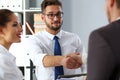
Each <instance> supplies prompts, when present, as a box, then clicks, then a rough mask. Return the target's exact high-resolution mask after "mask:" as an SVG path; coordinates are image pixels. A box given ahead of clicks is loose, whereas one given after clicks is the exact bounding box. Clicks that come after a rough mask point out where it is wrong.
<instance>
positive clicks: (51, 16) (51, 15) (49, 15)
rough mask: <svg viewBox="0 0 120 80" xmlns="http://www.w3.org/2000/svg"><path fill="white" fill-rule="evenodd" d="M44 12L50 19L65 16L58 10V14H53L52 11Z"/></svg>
mask: <svg viewBox="0 0 120 80" xmlns="http://www.w3.org/2000/svg"><path fill="white" fill-rule="evenodd" d="M43 14H44V15H46V16H47V17H48V18H49V19H53V18H54V17H55V16H56V17H57V18H62V17H63V12H58V13H57V14H52V13H50V14H45V13H43Z"/></svg>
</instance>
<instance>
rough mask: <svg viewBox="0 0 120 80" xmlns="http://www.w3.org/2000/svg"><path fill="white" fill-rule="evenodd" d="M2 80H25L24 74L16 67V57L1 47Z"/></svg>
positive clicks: (0, 70)
mask: <svg viewBox="0 0 120 80" xmlns="http://www.w3.org/2000/svg"><path fill="white" fill-rule="evenodd" d="M0 80H23V76H22V72H21V71H20V70H19V68H18V67H17V66H16V63H15V57H14V56H13V55H12V54H11V53H10V52H9V51H8V50H7V49H6V48H4V47H3V46H2V45H0Z"/></svg>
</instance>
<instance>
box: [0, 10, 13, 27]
mask: <svg viewBox="0 0 120 80" xmlns="http://www.w3.org/2000/svg"><path fill="white" fill-rule="evenodd" d="M13 14H14V12H13V11H11V10H8V9H0V26H2V27H4V26H6V24H7V23H8V22H9V21H11V16H12V15H13Z"/></svg>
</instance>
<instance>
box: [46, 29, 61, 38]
mask: <svg viewBox="0 0 120 80" xmlns="http://www.w3.org/2000/svg"><path fill="white" fill-rule="evenodd" d="M44 33H45V35H46V36H47V37H48V38H50V39H51V40H53V38H54V36H57V37H58V38H61V35H62V30H60V32H58V33H57V34H56V35H53V34H50V33H49V32H47V31H46V30H44Z"/></svg>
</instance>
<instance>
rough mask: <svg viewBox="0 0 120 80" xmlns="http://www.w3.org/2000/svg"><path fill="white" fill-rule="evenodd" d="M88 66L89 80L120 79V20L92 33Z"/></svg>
mask: <svg viewBox="0 0 120 80" xmlns="http://www.w3.org/2000/svg"><path fill="white" fill-rule="evenodd" d="M87 68H88V71H87V78H88V80H120V78H119V77H120V20H118V21H115V22H112V23H110V24H109V25H107V26H105V27H102V28H100V29H97V30H95V31H93V32H92V33H91V35H90V37H89V46H88V67H87Z"/></svg>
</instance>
